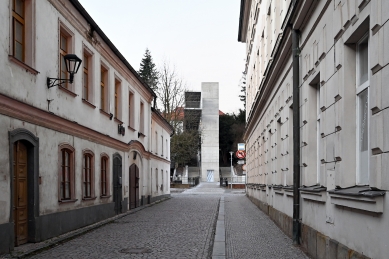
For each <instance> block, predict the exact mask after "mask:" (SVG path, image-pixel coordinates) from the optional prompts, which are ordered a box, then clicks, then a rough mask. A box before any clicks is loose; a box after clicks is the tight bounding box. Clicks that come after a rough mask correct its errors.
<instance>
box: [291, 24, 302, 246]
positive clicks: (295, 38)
mask: <svg viewBox="0 0 389 259" xmlns="http://www.w3.org/2000/svg"><path fill="white" fill-rule="evenodd" d="M292 55H293V243H294V244H295V245H299V244H300V234H301V225H300V192H299V188H300V88H299V87H300V86H299V85H300V81H299V77H300V71H299V55H300V49H299V34H298V32H297V30H293V29H292Z"/></svg>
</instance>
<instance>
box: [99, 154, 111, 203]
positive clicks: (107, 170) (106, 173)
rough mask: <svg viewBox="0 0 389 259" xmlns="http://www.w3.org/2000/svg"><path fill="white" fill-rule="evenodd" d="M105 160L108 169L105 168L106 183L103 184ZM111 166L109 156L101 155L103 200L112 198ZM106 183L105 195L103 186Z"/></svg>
mask: <svg viewBox="0 0 389 259" xmlns="http://www.w3.org/2000/svg"><path fill="white" fill-rule="evenodd" d="M103 160H105V161H106V168H105V181H104V182H103V177H104V175H103ZM109 169H110V166H109V156H108V155H107V154H106V153H102V154H101V155H100V197H101V198H108V197H110V196H111V195H110V191H111V190H110V188H109V187H110V181H109V179H110V171H109ZM104 183H105V189H106V191H105V193H103V184H104Z"/></svg>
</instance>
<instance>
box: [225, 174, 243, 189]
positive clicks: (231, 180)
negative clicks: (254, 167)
mask: <svg viewBox="0 0 389 259" xmlns="http://www.w3.org/2000/svg"><path fill="white" fill-rule="evenodd" d="M231 183H232V184H245V183H246V176H245V175H243V176H233V177H231V176H229V177H223V178H222V179H221V180H220V186H227V185H229V184H231Z"/></svg>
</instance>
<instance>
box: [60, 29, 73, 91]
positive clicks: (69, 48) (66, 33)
mask: <svg viewBox="0 0 389 259" xmlns="http://www.w3.org/2000/svg"><path fill="white" fill-rule="evenodd" d="M62 36H63V37H64V38H65V39H66V50H61V37H62ZM74 39H75V37H74V33H73V32H72V30H70V29H69V28H68V27H67V26H66V25H65V24H64V23H63V22H62V21H59V24H58V78H66V79H68V78H69V73H67V71H66V73H65V77H64V76H63V75H61V64H62V62H64V61H63V56H64V55H66V54H72V53H74ZM74 85H75V84H74V83H73V84H69V83H68V82H65V83H63V84H61V85H60V86H59V87H58V88H59V89H61V90H63V91H65V92H66V93H68V94H69V95H71V96H73V97H76V96H77V94H76V93H75V87H74Z"/></svg>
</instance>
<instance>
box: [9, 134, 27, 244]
mask: <svg viewBox="0 0 389 259" xmlns="http://www.w3.org/2000/svg"><path fill="white" fill-rule="evenodd" d="M13 166H14V179H13V183H14V184H13V185H14V188H13V189H14V208H13V217H14V224H15V225H14V231H15V246H19V245H22V244H24V243H27V237H28V225H27V223H28V220H27V219H28V211H27V205H28V203H27V147H26V146H25V145H24V144H23V143H22V142H20V141H17V142H15V144H14V161H13Z"/></svg>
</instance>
